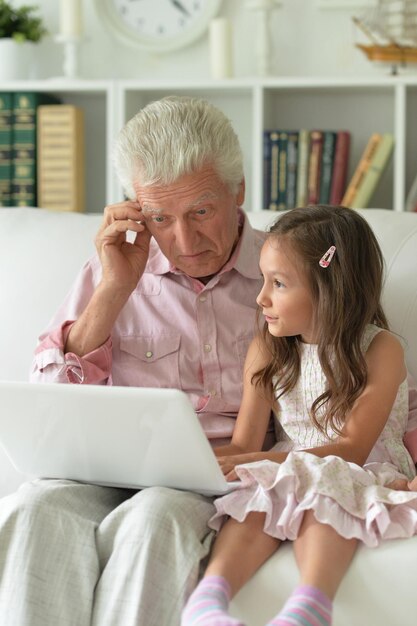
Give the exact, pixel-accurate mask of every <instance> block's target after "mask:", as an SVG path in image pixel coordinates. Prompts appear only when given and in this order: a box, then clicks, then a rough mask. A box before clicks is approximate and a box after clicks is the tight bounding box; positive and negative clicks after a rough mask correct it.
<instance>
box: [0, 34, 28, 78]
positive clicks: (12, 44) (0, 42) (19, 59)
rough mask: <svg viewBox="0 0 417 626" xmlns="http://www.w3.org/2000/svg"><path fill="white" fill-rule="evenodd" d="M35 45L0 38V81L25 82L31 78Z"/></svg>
mask: <svg viewBox="0 0 417 626" xmlns="http://www.w3.org/2000/svg"><path fill="white" fill-rule="evenodd" d="M34 53H35V44H34V43H33V41H24V42H22V43H20V42H17V41H14V39H11V38H9V37H3V38H0V81H4V80H26V79H28V78H32V76H33V66H34Z"/></svg>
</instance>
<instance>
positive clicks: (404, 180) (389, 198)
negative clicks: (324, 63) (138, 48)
mask: <svg viewBox="0 0 417 626" xmlns="http://www.w3.org/2000/svg"><path fill="white" fill-rule="evenodd" d="M26 90H27V91H47V92H50V93H52V94H55V95H57V96H59V97H60V98H61V99H62V101H63V102H65V103H73V104H76V105H78V106H80V107H82V108H83V109H84V111H85V128H86V141H85V145H86V186H87V191H86V194H87V203H86V206H87V210H88V211H92V212H101V211H102V209H103V207H104V205H105V204H106V203H111V202H116V201H119V200H120V199H121V198H122V190H121V188H120V186H119V184H118V182H117V180H116V179H115V175H114V173H113V171H112V166H111V158H110V155H111V150H112V145H113V142H114V140H115V138H116V136H117V134H118V132H119V130H120V129H121V127H122V126H123V125H124V123H125V122H126V121H128V119H130V118H131V117H132V116H133V115H134V114H135V113H137V112H138V111H139V110H140V109H141V108H142V107H144V106H145V105H146V104H148V103H149V102H151V101H153V100H155V99H158V98H162V97H164V96H166V95H170V94H187V95H191V96H196V97H202V98H206V99H208V100H209V101H210V102H212V103H213V104H214V105H216V106H218V107H219V108H220V109H222V110H223V111H224V112H225V113H226V115H227V116H228V117H229V118H230V119H231V121H232V124H233V127H234V128H235V130H236V132H237V134H238V136H239V139H240V141H241V145H242V149H243V153H244V166H245V173H246V182H247V195H246V202H245V205H244V206H245V208H246V209H252V210H259V209H260V208H261V206H262V131H263V130H264V129H267V128H282V129H294V130H296V129H300V128H307V129H310V130H313V129H314V128H319V129H332V130H337V129H346V130H349V131H350V132H351V136H352V143H351V156H350V164H349V174H348V178H349V177H350V176H351V175H352V173H353V171H354V169H355V167H356V164H357V162H358V160H359V158H360V155H361V153H362V151H363V148H364V147H365V145H366V142H367V140H368V138H369V136H370V134H371V133H372V132H381V133H382V132H393V133H394V135H395V151H394V157H393V160H392V163H391V165H390V166H389V167H388V169H387V171H386V172H385V174H384V176H383V179H382V180H381V182H380V184H379V186H378V188H377V191H376V193H375V196H374V199H373V201H372V204H373V206H378V207H382V208H388V209H392V208H394V209H395V210H397V211H401V210H403V208H404V199H405V196H406V194H407V191H408V189H409V188H410V186H411V184H412V182H413V180H414V178H415V175H416V174H417V161H416V159H415V156H414V150H415V149H414V146H415V145H416V142H417V118H416V117H415V115H413V111H415V110H417V77H415V76H409V75H404V76H395V77H392V76H383V77H375V78H362V77H361V78H305V79H303V78H278V77H271V78H264V79H261V78H247V79H230V80H219V81H201V82H196V81H187V80H184V81H181V80H178V79H176V78H175V79H172V80H164V81H160V80H158V81H149V80H147V81H141V80H121V81H84V80H74V81H71V80H65V79H51V80H44V81H28V82H26V81H13V82H8V83H2V84H1V85H0V91H26Z"/></svg>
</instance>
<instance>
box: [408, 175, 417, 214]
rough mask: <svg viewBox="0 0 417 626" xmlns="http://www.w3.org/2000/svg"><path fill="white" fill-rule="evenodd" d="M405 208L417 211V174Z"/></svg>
mask: <svg viewBox="0 0 417 626" xmlns="http://www.w3.org/2000/svg"><path fill="white" fill-rule="evenodd" d="M405 210H406V211H415V212H417V176H416V177H415V178H414V181H413V183H412V185H411V187H410V191H409V192H408V194H407V199H406V201H405Z"/></svg>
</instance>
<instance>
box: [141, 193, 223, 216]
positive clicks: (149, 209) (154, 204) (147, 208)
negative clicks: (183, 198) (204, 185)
mask: <svg viewBox="0 0 417 626" xmlns="http://www.w3.org/2000/svg"><path fill="white" fill-rule="evenodd" d="M218 198H219V196H218V194H217V193H215V192H214V191H208V192H205V193H202V194H200V195H199V196H198V197H197V198H195V199H193V200H192V201H190V202H187V203H186V204H185V209H193V208H195V207H196V206H200V205H201V204H203V203H204V202H207V201H209V200H217V199H218ZM141 206H142V212H143V213H158V214H161V213H165V212H167V211H170V210H172V208H171V207H170V206H169V201H166V200H161V201H160V202H158V201H157V200H155V201H151V200H145V201H143V203H142V205H141Z"/></svg>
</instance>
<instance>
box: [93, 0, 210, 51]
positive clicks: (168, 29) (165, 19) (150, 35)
mask: <svg viewBox="0 0 417 626" xmlns="http://www.w3.org/2000/svg"><path fill="white" fill-rule="evenodd" d="M221 2H222V0H95V6H96V11H97V14H98V15H99V16H100V18H102V20H103V22H104V24H105V25H106V26H107V27H108V28H109V29H110V31H111V32H112V33H113V34H114V35H115V36H116V37H117V38H118V39H119V40H121V41H123V42H124V43H126V44H129V45H131V46H134V47H136V48H139V49H142V50H147V51H148V52H169V51H171V50H177V49H178V48H182V47H183V46H187V45H188V44H190V43H192V42H193V41H195V40H196V39H198V38H199V37H201V35H203V33H204V32H205V31H206V30H207V28H208V25H209V23H210V20H211V19H212V18H213V17H214V16H215V15H216V14H217V12H218V10H219V7H220V4H221Z"/></svg>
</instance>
